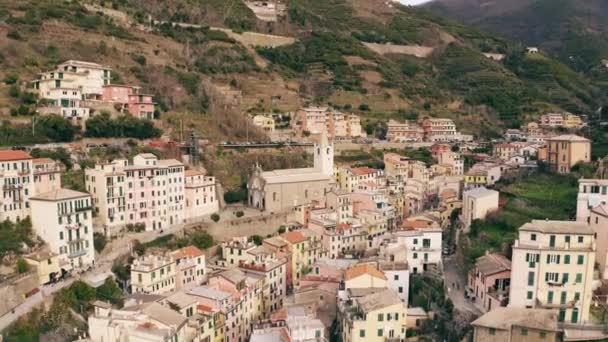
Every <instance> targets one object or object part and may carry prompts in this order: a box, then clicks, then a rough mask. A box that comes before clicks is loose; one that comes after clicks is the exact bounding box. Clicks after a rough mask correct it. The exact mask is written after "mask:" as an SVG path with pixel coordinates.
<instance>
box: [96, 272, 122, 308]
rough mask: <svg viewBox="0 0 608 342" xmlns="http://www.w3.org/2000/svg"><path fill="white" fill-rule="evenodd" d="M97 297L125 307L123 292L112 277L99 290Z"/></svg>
mask: <svg viewBox="0 0 608 342" xmlns="http://www.w3.org/2000/svg"><path fill="white" fill-rule="evenodd" d="M95 295H96V297H97V298H98V299H100V300H104V301H108V302H110V303H112V304H114V305H118V306H122V305H123V301H124V295H123V292H122V290H121V289H120V288H119V287H118V285H117V284H116V282H115V281H114V279H112V277H108V278H107V279H106V280H105V281H104V283H103V285H101V286H100V287H98V288H97V290H96V293H95Z"/></svg>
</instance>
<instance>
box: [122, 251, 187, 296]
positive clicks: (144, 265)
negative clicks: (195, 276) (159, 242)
mask: <svg viewBox="0 0 608 342" xmlns="http://www.w3.org/2000/svg"><path fill="white" fill-rule="evenodd" d="M176 278H177V267H176V262H175V259H174V258H172V257H171V256H170V255H168V254H146V255H143V256H141V257H139V258H137V259H135V260H134V261H133V264H132V265H131V289H132V290H131V291H132V292H133V293H145V294H163V293H168V292H171V291H175V290H176V289H177V285H176Z"/></svg>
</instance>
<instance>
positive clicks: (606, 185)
mask: <svg viewBox="0 0 608 342" xmlns="http://www.w3.org/2000/svg"><path fill="white" fill-rule="evenodd" d="M605 204H608V179H584V178H581V179H579V180H578V196H577V199H576V220H577V221H579V222H590V221H589V220H590V216H591V210H592V209H593V208H595V207H597V206H600V205H605Z"/></svg>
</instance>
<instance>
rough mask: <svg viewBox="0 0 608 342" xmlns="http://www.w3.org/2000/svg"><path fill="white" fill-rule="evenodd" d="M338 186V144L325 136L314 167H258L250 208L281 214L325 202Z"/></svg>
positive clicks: (316, 149)
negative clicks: (309, 204) (310, 204)
mask: <svg viewBox="0 0 608 342" xmlns="http://www.w3.org/2000/svg"><path fill="white" fill-rule="evenodd" d="M333 185H334V145H333V142H330V141H328V139H327V137H326V136H325V135H324V136H323V137H322V138H321V142H320V143H319V144H315V146H314V167H312V168H301V169H284V170H274V171H263V170H262V168H261V167H260V166H259V165H257V166H256V168H255V170H254V171H253V174H252V175H251V177H250V178H249V183H248V184H247V189H248V190H249V191H248V192H249V205H250V206H252V207H255V208H258V209H262V210H265V211H270V212H280V211H283V210H286V209H291V208H293V207H294V206H298V205H301V204H305V203H310V202H313V201H323V200H324V198H325V193H327V192H329V191H330V190H332V189H333Z"/></svg>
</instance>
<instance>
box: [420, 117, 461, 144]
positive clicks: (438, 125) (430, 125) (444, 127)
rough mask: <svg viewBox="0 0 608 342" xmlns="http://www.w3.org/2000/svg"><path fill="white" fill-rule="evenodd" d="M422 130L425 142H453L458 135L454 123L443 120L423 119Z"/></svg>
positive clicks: (450, 120) (449, 120)
mask: <svg viewBox="0 0 608 342" xmlns="http://www.w3.org/2000/svg"><path fill="white" fill-rule="evenodd" d="M422 129H423V130H424V138H425V139H426V140H427V141H454V140H455V137H456V135H457V133H458V132H457V131H456V124H455V123H454V121H453V120H452V119H444V118H425V119H424V120H423V121H422Z"/></svg>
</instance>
